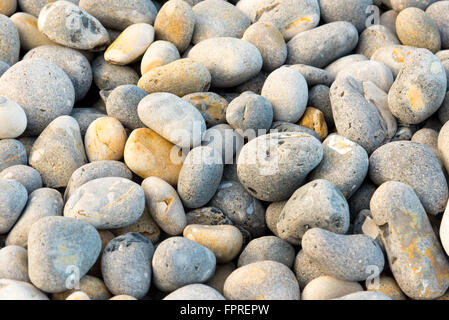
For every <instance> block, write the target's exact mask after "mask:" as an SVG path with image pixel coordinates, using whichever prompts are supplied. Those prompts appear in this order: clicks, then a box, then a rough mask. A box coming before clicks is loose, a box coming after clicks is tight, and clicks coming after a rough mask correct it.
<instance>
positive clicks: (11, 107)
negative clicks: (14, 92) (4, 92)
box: [0, 96, 27, 139]
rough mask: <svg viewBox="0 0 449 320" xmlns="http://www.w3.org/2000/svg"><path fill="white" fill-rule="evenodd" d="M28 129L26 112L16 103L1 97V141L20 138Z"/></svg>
mask: <svg viewBox="0 0 449 320" xmlns="http://www.w3.org/2000/svg"><path fill="white" fill-rule="evenodd" d="M26 127H27V116H26V114H25V111H24V110H23V109H22V107H21V106H19V105H18V104H17V103H15V102H14V101H12V100H10V99H8V98H5V97H3V96H0V139H11V138H17V137H19V136H20V135H21V134H22V133H23V132H24V131H25V129H26Z"/></svg>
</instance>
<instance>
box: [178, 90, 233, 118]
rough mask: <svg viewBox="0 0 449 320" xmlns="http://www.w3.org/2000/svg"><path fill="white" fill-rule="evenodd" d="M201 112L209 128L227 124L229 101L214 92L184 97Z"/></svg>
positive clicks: (196, 93)
mask: <svg viewBox="0 0 449 320" xmlns="http://www.w3.org/2000/svg"><path fill="white" fill-rule="evenodd" d="M182 99H183V100H185V101H187V102H189V103H191V104H192V105H193V106H194V107H195V108H197V109H198V111H199V112H201V115H202V116H203V118H204V120H206V123H207V125H208V126H215V125H217V124H222V123H226V109H227V108H228V101H227V100H226V99H225V98H223V97H221V96H219V95H218V94H216V93H213V92H195V93H191V94H188V95H186V96H184V97H182Z"/></svg>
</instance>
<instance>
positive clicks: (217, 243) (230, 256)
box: [183, 224, 243, 263]
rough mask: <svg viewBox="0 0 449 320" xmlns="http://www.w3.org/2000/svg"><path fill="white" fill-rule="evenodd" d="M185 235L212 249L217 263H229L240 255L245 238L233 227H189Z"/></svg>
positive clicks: (195, 225)
mask: <svg viewBox="0 0 449 320" xmlns="http://www.w3.org/2000/svg"><path fill="white" fill-rule="evenodd" d="M183 235H184V237H185V238H187V239H190V240H193V241H195V242H196V243H198V244H200V245H202V246H204V247H206V248H208V249H210V250H211V251H212V252H213V253H214V254H215V257H216V259H217V263H227V262H230V261H232V260H234V258H235V257H236V256H237V255H238V254H239V253H240V250H241V248H242V245H243V236H242V234H241V232H240V231H239V229H237V228H236V227H234V226H231V225H213V226H208V225H200V224H191V225H188V226H187V227H186V228H185V229H184V231H183Z"/></svg>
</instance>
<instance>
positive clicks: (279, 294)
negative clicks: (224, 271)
mask: <svg viewBox="0 0 449 320" xmlns="http://www.w3.org/2000/svg"><path fill="white" fill-rule="evenodd" d="M224 296H225V298H226V299H228V300H299V299H300V291H299V285H298V281H297V280H296V277H295V275H294V273H293V272H292V271H291V270H290V269H289V268H288V267H286V266H285V265H283V264H282V263H279V262H276V261H259V262H254V263H251V264H248V265H246V266H243V267H240V268H238V269H236V270H235V271H234V272H232V273H231V274H230V275H229V277H228V278H227V279H226V282H225V284H224Z"/></svg>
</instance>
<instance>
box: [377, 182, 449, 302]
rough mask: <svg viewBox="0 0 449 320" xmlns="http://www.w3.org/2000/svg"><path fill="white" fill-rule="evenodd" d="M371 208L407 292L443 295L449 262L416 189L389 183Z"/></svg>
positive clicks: (447, 284)
mask: <svg viewBox="0 0 449 320" xmlns="http://www.w3.org/2000/svg"><path fill="white" fill-rule="evenodd" d="M370 208H371V213H372V215H373V218H374V221H375V223H376V224H377V225H378V227H379V231H380V236H381V239H382V243H383V244H384V246H385V249H386V252H387V256H388V261H389V263H390V269H391V271H392V273H393V275H394V277H395V279H396V281H397V282H398V284H399V286H400V287H401V289H402V290H403V291H404V293H405V294H406V295H407V296H409V297H410V298H413V299H434V298H438V297H440V296H442V295H443V294H444V293H445V292H446V290H447V288H448V287H449V280H448V279H449V264H448V261H447V259H446V256H445V255H444V252H443V250H442V248H441V246H440V243H439V242H438V240H437V238H436V236H435V234H434V232H433V229H432V226H431V225H430V223H429V219H428V217H427V215H426V211H424V208H423V206H422V205H421V202H420V201H419V199H418V197H417V195H416V193H415V192H414V191H413V189H412V188H411V187H410V186H408V185H406V184H403V183H400V182H396V181H390V182H386V183H384V184H382V185H381V186H380V187H379V188H378V189H377V190H376V192H375V193H374V195H373V198H372V199H371V204H370Z"/></svg>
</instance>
